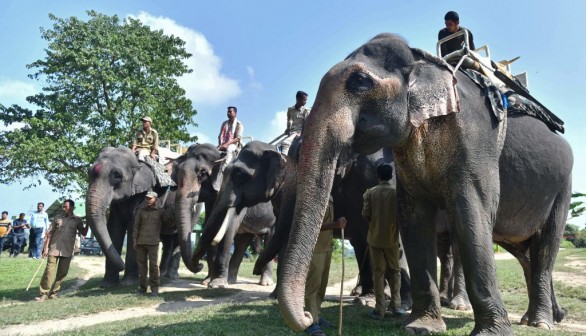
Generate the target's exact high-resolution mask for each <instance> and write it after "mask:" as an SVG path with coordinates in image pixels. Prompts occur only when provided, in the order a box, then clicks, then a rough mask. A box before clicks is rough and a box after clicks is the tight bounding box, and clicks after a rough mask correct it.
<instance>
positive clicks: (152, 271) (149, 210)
mask: <svg viewBox="0 0 586 336" xmlns="http://www.w3.org/2000/svg"><path fill="white" fill-rule="evenodd" d="M146 202H147V206H146V207H144V208H140V209H139V210H138V212H137V213H136V217H135V218H134V227H133V228H132V239H133V241H134V248H135V249H136V262H137V263H138V276H139V285H140V287H139V289H138V293H139V294H144V293H146V290H147V285H148V283H147V272H148V273H149V283H150V286H151V295H152V296H157V295H158V294H159V263H158V259H159V237H160V233H161V225H162V224H163V221H164V219H165V218H164V217H165V211H164V210H163V209H158V208H157V193H156V192H153V191H149V192H148V193H147V194H146ZM147 259H148V266H147Z"/></svg>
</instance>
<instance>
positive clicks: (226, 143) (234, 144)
mask: <svg viewBox="0 0 586 336" xmlns="http://www.w3.org/2000/svg"><path fill="white" fill-rule="evenodd" d="M226 115H227V116H228V120H226V121H224V122H223V123H222V126H220V134H219V135H218V149H219V150H220V151H223V152H226V160H225V161H224V162H223V163H222V167H221V170H222V171H223V169H224V168H225V167H226V166H227V165H228V164H229V163H230V162H232V160H233V159H234V158H235V157H236V155H237V154H238V152H239V151H240V148H241V147H242V143H241V141H240V140H242V133H243V132H244V125H242V123H241V122H240V121H239V120H238V119H236V116H237V115H238V109H237V108H236V107H234V106H228V111H227V112H226Z"/></svg>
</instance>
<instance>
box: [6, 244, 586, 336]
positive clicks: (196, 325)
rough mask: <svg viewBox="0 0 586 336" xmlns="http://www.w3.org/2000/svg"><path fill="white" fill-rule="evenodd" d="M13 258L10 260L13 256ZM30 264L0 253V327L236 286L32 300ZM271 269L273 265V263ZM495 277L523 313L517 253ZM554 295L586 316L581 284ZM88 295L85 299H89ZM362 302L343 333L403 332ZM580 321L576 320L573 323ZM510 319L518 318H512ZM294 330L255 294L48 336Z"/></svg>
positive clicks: (335, 276)
mask: <svg viewBox="0 0 586 336" xmlns="http://www.w3.org/2000/svg"><path fill="white" fill-rule="evenodd" d="M577 258H579V259H582V260H586V249H567V250H562V251H560V253H559V256H558V262H557V263H556V266H555V271H560V272H570V273H574V274H576V276H577V277H578V276H582V277H583V276H586V270H580V269H577V268H572V267H567V266H564V265H563V264H565V263H568V262H571V261H574V262H575V261H576V260H577ZM13 261H14V262H13ZM345 264H346V265H345V266H346V272H345V278H346V279H352V278H353V277H355V276H356V275H357V264H356V262H355V261H354V260H353V259H346V260H345ZM36 266H38V264H37V263H35V262H32V261H29V260H28V259H24V258H23V259H22V260H19V259H18V258H17V259H16V260H10V262H8V260H1V261H0V274H2V281H0V297H2V298H3V299H2V300H3V301H2V303H1V304H2V307H1V308H2V309H4V310H5V311H10V314H5V315H4V317H3V319H2V320H0V326H2V325H8V324H16V323H30V322H34V321H42V320H47V319H59V318H65V317H72V316H79V315H86V314H92V313H95V312H99V311H106V310H117V309H123V308H128V307H138V306H151V305H154V304H157V303H161V302H163V301H181V300H185V298H186V297H201V298H213V297H218V296H225V295H230V294H232V293H235V292H236V291H238V290H236V289H223V290H220V289H217V290H210V289H199V288H198V289H193V290H188V291H185V292H170V293H164V294H163V295H161V297H160V298H158V299H151V298H148V297H146V298H145V297H137V296H136V295H135V294H134V291H135V287H134V286H130V287H118V288H114V289H108V290H105V289H100V288H99V282H100V280H101V277H96V278H92V279H90V281H88V282H87V283H86V284H85V285H84V286H83V287H82V288H81V289H80V290H79V291H76V292H73V293H70V294H67V295H64V296H62V297H61V298H60V299H59V300H49V301H47V302H45V303H43V304H42V305H41V304H37V303H36V302H31V300H32V299H33V298H34V297H35V296H36V295H37V288H38V280H37V281H36V283H34V285H35V286H36V287H33V289H31V291H29V292H25V291H24V288H25V287H26V285H27V284H28V281H29V280H30V277H31V276H32V274H33V273H34V271H35V270H36ZM253 266H254V261H253V260H251V261H247V260H244V262H243V263H242V265H241V267H240V272H239V276H240V277H246V278H252V279H257V278H258V277H256V276H253V275H252V268H253ZM81 275H82V271H81V270H80V269H77V268H75V266H74V265H73V264H72V269H71V273H70V275H69V276H68V279H69V280H68V282H67V283H66V284H65V285H64V286H63V288H64V289H65V288H67V287H69V286H70V285H71V284H72V283H73V280H74V278H76V277H79V276H81ZM274 275H275V276H276V269H275V270H274ZM204 276H205V272H202V273H200V274H197V275H190V276H188V277H186V278H187V279H190V280H193V281H200V280H203V278H204ZM497 276H498V281H499V287H500V289H501V297H502V298H503V301H504V303H505V306H506V308H507V310H508V312H509V313H510V314H511V315H517V316H520V315H522V314H523V313H524V312H525V310H526V308H527V291H526V288H525V280H524V277H523V273H522V270H521V267H520V266H519V264H518V262H517V261H516V260H498V261H497ZM186 278H185V277H184V279H186ZM340 278H341V261H340V260H332V264H331V272H330V285H331V284H335V283H339V281H340ZM554 286H555V289H556V294H557V297H558V301H559V302H560V303H561V305H562V306H563V307H566V308H567V309H568V310H569V313H568V315H567V316H566V318H567V319H568V320H569V321H570V322H572V321H573V323H583V321H586V294H585V293H586V288H584V287H576V286H569V285H568V284H565V283H562V282H559V281H555V283H554ZM88 299H89V300H88ZM367 312H368V308H365V307H359V306H354V305H352V304H350V303H345V304H344V317H343V319H344V335H357V336H362V335H365V336H366V335H369V336H370V335H405V333H404V332H403V331H402V330H401V322H402V320H401V319H397V318H391V317H389V318H387V319H386V320H385V321H373V320H371V319H369V318H368V316H367ZM322 313H323V315H324V317H325V318H326V319H328V320H329V321H331V322H332V323H334V324H337V322H338V304H337V303H336V302H325V303H324V304H323V306H322ZM443 313H444V316H445V318H444V321H445V322H446V325H447V327H448V331H447V333H445V334H444V335H463V334H468V333H469V332H470V331H471V330H472V328H473V326H474V321H473V315H472V314H471V313H470V312H455V311H453V310H447V309H445V310H443ZM576 321H579V322H576ZM511 322H512V323H516V322H518V321H517V320H516V318H515V319H513V318H511ZM513 331H514V333H515V334H517V335H552V334H555V335H577V334H579V333H577V332H564V331H560V330H558V331H556V332H555V333H552V332H549V331H542V330H537V329H535V328H527V327H522V326H518V325H514V326H513ZM326 332H327V333H328V334H331V335H334V334H337V330H329V331H328V330H326ZM80 333H81V334H83V335H173V334H176V335H254V336H259V335H294V334H295V333H293V332H292V331H290V330H289V329H288V328H287V326H285V325H284V323H283V321H282V319H281V317H280V314H279V308H278V306H277V305H276V301H273V300H259V301H252V302H245V303H222V304H216V305H208V306H204V307H201V308H195V309H188V310H185V311H180V312H175V313H170V314H166V315H161V316H149V317H137V318H132V319H129V320H124V321H119V322H116V323H103V324H99V325H96V326H92V327H88V328H84V329H83V330H72V331H67V332H61V333H55V334H53V335H79V334H80Z"/></svg>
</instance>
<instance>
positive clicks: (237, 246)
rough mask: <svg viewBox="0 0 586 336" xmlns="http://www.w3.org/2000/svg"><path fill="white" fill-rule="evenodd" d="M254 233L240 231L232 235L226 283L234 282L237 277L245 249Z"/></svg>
mask: <svg viewBox="0 0 586 336" xmlns="http://www.w3.org/2000/svg"><path fill="white" fill-rule="evenodd" d="M252 238H254V235H253V234H252V233H241V234H237V235H236V237H234V253H232V257H230V264H229V265H228V284H235V283H236V281H237V279H238V270H239V269H240V263H242V259H243V258H244V253H245V252H246V249H247V248H248V246H249V245H250V243H251V242H252Z"/></svg>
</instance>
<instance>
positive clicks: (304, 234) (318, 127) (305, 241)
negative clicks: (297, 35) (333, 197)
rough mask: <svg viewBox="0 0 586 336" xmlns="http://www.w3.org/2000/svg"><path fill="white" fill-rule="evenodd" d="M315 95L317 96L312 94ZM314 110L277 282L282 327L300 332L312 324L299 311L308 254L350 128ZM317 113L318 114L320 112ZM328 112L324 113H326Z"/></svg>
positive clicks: (344, 120) (339, 113) (343, 115)
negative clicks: (282, 321)
mask: <svg viewBox="0 0 586 336" xmlns="http://www.w3.org/2000/svg"><path fill="white" fill-rule="evenodd" d="M318 96H319V94H318ZM319 105H320V104H319V102H318V103H317V104H316V106H317V108H316V107H315V106H314V109H313V111H312V113H311V114H310V115H309V119H308V121H307V123H306V125H307V128H306V129H305V130H304V132H303V143H302V145H301V152H300V161H299V164H298V175H297V200H296V202H295V215H294V217H293V225H292V227H291V234H290V236H289V243H288V245H287V250H286V253H285V259H284V260H283V262H282V267H283V268H282V277H281V279H282V281H279V283H278V286H279V287H278V291H279V308H280V310H281V315H282V316H283V319H284V320H285V322H286V323H287V325H288V326H289V327H290V328H291V329H293V330H295V331H301V330H304V329H306V328H307V327H309V326H310V325H311V324H312V322H313V319H312V317H311V314H310V313H309V312H304V311H303V306H304V297H305V281H306V278H307V273H308V270H309V264H310V261H311V258H312V255H313V250H314V248H315V244H316V242H317V238H318V235H319V232H320V230H321V225H322V222H323V218H324V215H325V212H326V207H327V204H328V199H329V195H330V192H331V189H332V184H333V180H334V174H335V168H336V163H337V159H338V157H339V155H340V152H341V151H342V149H343V146H344V145H349V144H350V141H351V137H352V133H353V132H352V131H353V129H352V128H350V127H345V126H344V125H350V124H351V123H352V121H351V119H350V118H349V117H350V115H349V112H348V111H344V110H340V109H338V110H334V111H331V112H333V113H327V114H326V113H323V112H326V111H320V107H319ZM320 112H321V113H320ZM327 112H330V111H327Z"/></svg>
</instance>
